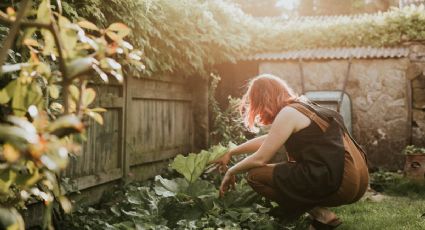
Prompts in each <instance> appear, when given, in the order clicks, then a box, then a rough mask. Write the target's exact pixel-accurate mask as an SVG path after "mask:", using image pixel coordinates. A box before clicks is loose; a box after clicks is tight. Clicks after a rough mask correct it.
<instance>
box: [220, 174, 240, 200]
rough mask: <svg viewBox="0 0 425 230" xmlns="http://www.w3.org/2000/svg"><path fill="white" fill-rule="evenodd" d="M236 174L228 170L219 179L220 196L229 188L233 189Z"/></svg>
mask: <svg viewBox="0 0 425 230" xmlns="http://www.w3.org/2000/svg"><path fill="white" fill-rule="evenodd" d="M235 184H236V176H235V175H233V174H232V173H231V172H230V171H227V172H226V174H225V175H224V177H223V180H222V181H221V185H220V197H223V196H224V193H226V192H227V191H229V189H230V188H232V189H235Z"/></svg>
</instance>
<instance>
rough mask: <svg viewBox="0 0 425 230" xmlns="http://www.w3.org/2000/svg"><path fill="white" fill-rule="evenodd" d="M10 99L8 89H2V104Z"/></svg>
mask: <svg viewBox="0 0 425 230" xmlns="http://www.w3.org/2000/svg"><path fill="white" fill-rule="evenodd" d="M9 101H10V97H9V94H7V91H6V90H4V89H2V90H0V104H6V103H8V102H9Z"/></svg>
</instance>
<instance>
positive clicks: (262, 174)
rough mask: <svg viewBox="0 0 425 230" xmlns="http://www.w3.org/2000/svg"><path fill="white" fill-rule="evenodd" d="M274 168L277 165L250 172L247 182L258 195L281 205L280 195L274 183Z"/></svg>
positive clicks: (269, 165) (254, 169)
mask: <svg viewBox="0 0 425 230" xmlns="http://www.w3.org/2000/svg"><path fill="white" fill-rule="evenodd" d="M274 167H275V164H268V165H266V166H263V167H258V168H253V169H251V170H249V172H248V176H247V181H248V184H249V185H250V186H251V187H252V189H254V191H256V192H257V193H258V194H260V195H262V196H264V197H266V198H268V199H270V200H273V201H276V202H278V203H279V193H278V191H277V190H276V187H275V186H274V182H273V170H274Z"/></svg>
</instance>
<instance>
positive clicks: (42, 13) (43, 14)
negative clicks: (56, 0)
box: [37, 0, 51, 23]
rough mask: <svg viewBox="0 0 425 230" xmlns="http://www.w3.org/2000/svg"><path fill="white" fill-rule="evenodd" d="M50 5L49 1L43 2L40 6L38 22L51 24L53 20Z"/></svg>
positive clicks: (44, 0)
mask: <svg viewBox="0 0 425 230" xmlns="http://www.w3.org/2000/svg"><path fill="white" fill-rule="evenodd" d="M50 12H51V10H50V3H49V1H48V0H43V1H42V2H41V3H40V5H39V6H38V10H37V21H38V22H41V23H49V22H50V20H51V18H50V17H51V13H50Z"/></svg>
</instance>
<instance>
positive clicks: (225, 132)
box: [208, 74, 246, 144]
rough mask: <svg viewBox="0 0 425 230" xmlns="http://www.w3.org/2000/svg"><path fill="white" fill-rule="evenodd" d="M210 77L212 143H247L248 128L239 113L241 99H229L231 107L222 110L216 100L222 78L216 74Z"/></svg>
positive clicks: (209, 98) (209, 96) (209, 97)
mask: <svg viewBox="0 0 425 230" xmlns="http://www.w3.org/2000/svg"><path fill="white" fill-rule="evenodd" d="M210 76H211V78H210V87H209V89H208V90H209V92H208V105H209V110H210V114H211V117H212V127H211V142H212V143H213V144H217V143H219V142H220V143H229V142H231V141H234V142H236V143H242V142H244V141H246V128H245V126H244V125H243V122H242V119H241V115H240V114H239V111H238V107H239V105H240V99H239V98H232V97H229V105H228V106H227V108H226V109H224V110H222V109H221V108H220V105H219V103H218V102H217V100H216V99H215V91H216V89H217V85H218V83H219V82H220V77H219V76H217V75H215V74H211V75H210Z"/></svg>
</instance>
